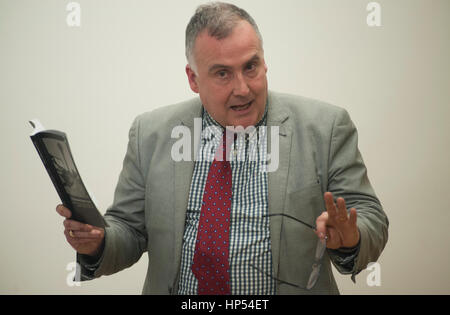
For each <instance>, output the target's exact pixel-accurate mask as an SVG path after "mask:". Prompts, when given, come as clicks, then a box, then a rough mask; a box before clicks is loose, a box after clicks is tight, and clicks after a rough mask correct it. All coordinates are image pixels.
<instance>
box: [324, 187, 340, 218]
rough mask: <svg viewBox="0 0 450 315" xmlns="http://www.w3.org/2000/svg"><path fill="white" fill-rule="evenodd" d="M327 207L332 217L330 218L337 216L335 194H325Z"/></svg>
mask: <svg viewBox="0 0 450 315" xmlns="http://www.w3.org/2000/svg"><path fill="white" fill-rule="evenodd" d="M324 199H325V206H326V208H327V212H328V214H329V215H330V218H334V217H335V216H336V214H337V211H336V205H335V204H334V200H333V194H332V193H330V192H326V193H325V194H324Z"/></svg>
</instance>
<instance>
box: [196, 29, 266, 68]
mask: <svg viewBox="0 0 450 315" xmlns="http://www.w3.org/2000/svg"><path fill="white" fill-rule="evenodd" d="M194 53H195V60H196V64H197V67H198V68H199V69H200V68H205V67H206V68H208V67H209V66H211V65H214V64H223V65H228V66H230V67H232V66H239V65H241V64H242V63H245V62H246V61H248V60H249V59H250V58H252V57H253V56H255V55H258V56H260V57H261V58H262V47H261V43H260V40H259V37H258V35H257V34H256V32H255V30H254V29H253V27H252V26H251V25H250V24H249V23H248V22H247V21H240V22H239V23H238V24H237V25H236V27H235V28H234V29H233V31H232V33H231V34H230V35H229V36H227V37H226V38H223V39H220V40H219V39H217V38H215V37H212V36H210V35H209V34H208V32H207V31H206V30H205V31H203V32H201V33H200V34H199V35H198V37H197V39H196V42H195V50H194Z"/></svg>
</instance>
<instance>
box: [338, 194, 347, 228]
mask: <svg viewBox="0 0 450 315" xmlns="http://www.w3.org/2000/svg"><path fill="white" fill-rule="evenodd" d="M336 203H337V208H338V213H337V221H338V222H339V223H345V222H347V220H348V214H347V208H346V206H345V200H344V198H342V197H339V198H338V199H337V200H336Z"/></svg>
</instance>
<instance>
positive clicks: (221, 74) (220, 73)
mask: <svg viewBox="0 0 450 315" xmlns="http://www.w3.org/2000/svg"><path fill="white" fill-rule="evenodd" d="M216 76H218V77H219V78H220V79H226V78H227V77H228V72H227V71H226V70H220V71H217V72H216Z"/></svg>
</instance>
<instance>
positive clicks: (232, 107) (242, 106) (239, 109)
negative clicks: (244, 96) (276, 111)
mask: <svg viewBox="0 0 450 315" xmlns="http://www.w3.org/2000/svg"><path fill="white" fill-rule="evenodd" d="M252 103H253V101H251V102H250V103H247V104H244V105H236V106H231V109H232V110H234V111H237V112H240V111H243V110H246V109H248V108H249V107H250V106H251V105H252Z"/></svg>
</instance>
